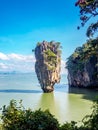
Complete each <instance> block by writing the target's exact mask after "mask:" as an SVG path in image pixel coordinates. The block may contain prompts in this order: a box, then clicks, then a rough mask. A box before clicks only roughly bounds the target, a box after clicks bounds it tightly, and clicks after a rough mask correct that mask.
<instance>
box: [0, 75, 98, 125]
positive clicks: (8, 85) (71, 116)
mask: <svg viewBox="0 0 98 130" xmlns="http://www.w3.org/2000/svg"><path fill="white" fill-rule="evenodd" d="M96 95H98V92H96V91H94V90H87V89H78V88H69V87H68V85H67V78H66V75H62V78H61V82H60V84H58V85H55V90H54V92H53V93H43V92H42V90H41V88H40V86H39V83H38V81H37V78H36V75H35V74H0V108H1V107H2V106H3V105H8V104H9V102H10V100H11V99H15V100H17V101H19V100H20V99H22V100H23V105H24V106H25V108H32V110H36V109H39V108H41V109H42V110H46V109H49V111H50V112H51V113H52V114H53V115H54V116H55V117H56V118H57V119H58V120H59V121H60V123H64V122H65V121H71V120H75V121H80V120H82V118H83V117H84V116H85V115H87V114H90V113H91V106H92V100H93V99H94V98H95V96H96Z"/></svg>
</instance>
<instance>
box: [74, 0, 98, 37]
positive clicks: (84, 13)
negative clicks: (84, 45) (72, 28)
mask: <svg viewBox="0 0 98 130" xmlns="http://www.w3.org/2000/svg"><path fill="white" fill-rule="evenodd" d="M75 6H79V8H80V20H81V26H82V27H83V26H84V25H85V24H86V23H87V21H88V20H90V19H91V18H94V17H97V16H98V0H78V1H77V2H76V3H75ZM78 29H80V26H78ZM97 31H98V21H96V22H95V21H94V23H91V25H90V26H89V27H88V29H87V33H86V35H87V37H91V36H93V35H94V33H95V32H97Z"/></svg>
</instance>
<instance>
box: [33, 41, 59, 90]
mask: <svg viewBox="0 0 98 130" xmlns="http://www.w3.org/2000/svg"><path fill="white" fill-rule="evenodd" d="M35 58H36V63H35V71H36V74H37V78H38V80H39V83H40V85H41V88H42V90H43V92H52V91H53V90H54V88H53V86H54V84H55V83H59V82H60V68H61V67H60V66H61V50H60V43H59V42H53V41H51V42H46V41H43V42H42V43H38V44H37V46H36V48H35Z"/></svg>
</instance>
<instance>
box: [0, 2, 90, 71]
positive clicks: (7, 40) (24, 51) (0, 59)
mask: <svg viewBox="0 0 98 130" xmlns="http://www.w3.org/2000/svg"><path fill="white" fill-rule="evenodd" d="M75 2H76V0H70V1H66V0H0V71H7V70H11V71H12V70H17V71H20V70H22V69H23V71H24V70H27V71H33V70H34V62H35V60H34V54H32V49H34V48H35V46H36V43H37V42H39V41H40V42H41V41H43V40H46V41H51V40H54V41H59V42H61V45H62V47H63V49H62V63H63V65H62V66H64V65H65V64H64V61H65V60H66V58H67V57H68V56H70V55H71V54H72V52H73V51H74V49H75V48H76V47H78V46H81V45H82V44H83V43H85V41H86V39H87V38H86V36H85V31H86V26H85V28H81V30H77V26H78V25H79V24H80V20H79V9H78V7H75V6H74V3H75ZM28 59H29V60H28ZM23 64H24V68H23Z"/></svg>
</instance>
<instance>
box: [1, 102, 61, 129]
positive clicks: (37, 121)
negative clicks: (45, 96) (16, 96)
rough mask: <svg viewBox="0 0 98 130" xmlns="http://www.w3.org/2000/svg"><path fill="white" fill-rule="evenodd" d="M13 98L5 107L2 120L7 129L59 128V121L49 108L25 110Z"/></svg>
mask: <svg viewBox="0 0 98 130" xmlns="http://www.w3.org/2000/svg"><path fill="white" fill-rule="evenodd" d="M19 104H20V105H19V106H17V103H16V101H15V100H11V102H10V104H9V106H8V107H6V106H4V107H3V113H2V120H3V127H4V129H5V130H58V127H59V124H58V121H57V120H56V119H55V118H54V116H53V115H52V114H50V112H49V111H48V110H46V111H41V110H40V109H39V110H36V111H34V112H33V111H32V110H31V109H27V110H25V109H24V107H23V106H22V105H21V102H20V103H19Z"/></svg>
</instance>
